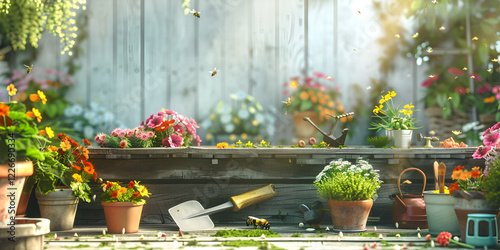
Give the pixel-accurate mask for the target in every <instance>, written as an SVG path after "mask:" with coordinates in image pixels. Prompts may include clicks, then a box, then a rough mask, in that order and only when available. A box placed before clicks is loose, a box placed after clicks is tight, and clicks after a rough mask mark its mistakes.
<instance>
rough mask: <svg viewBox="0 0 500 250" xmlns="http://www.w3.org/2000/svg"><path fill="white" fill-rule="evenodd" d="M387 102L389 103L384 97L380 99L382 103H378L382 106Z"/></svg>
mask: <svg viewBox="0 0 500 250" xmlns="http://www.w3.org/2000/svg"><path fill="white" fill-rule="evenodd" d="M385 101H387V100H386V99H385V97H383V96H382V98H380V101H378V102H379V103H380V104H384V102H385Z"/></svg>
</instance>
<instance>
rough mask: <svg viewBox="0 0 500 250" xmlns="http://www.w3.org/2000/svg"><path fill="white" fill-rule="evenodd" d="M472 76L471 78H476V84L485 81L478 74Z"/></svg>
mask: <svg viewBox="0 0 500 250" xmlns="http://www.w3.org/2000/svg"><path fill="white" fill-rule="evenodd" d="M470 76H471V77H472V78H474V81H475V82H481V81H483V79H481V76H479V75H478V74H476V73H472V74H471V75H470ZM490 89H491V87H490ZM478 93H479V91H478ZM480 94H481V93H480Z"/></svg>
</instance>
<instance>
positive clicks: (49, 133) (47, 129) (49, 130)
mask: <svg viewBox="0 0 500 250" xmlns="http://www.w3.org/2000/svg"><path fill="white" fill-rule="evenodd" d="M45 132H47V136H48V137H49V138H52V137H54V131H53V130H52V128H51V127H45Z"/></svg>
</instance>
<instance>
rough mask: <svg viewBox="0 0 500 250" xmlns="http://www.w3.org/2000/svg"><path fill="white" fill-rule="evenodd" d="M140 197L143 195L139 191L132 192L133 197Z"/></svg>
mask: <svg viewBox="0 0 500 250" xmlns="http://www.w3.org/2000/svg"><path fill="white" fill-rule="evenodd" d="M139 197H141V194H140V193H139V192H137V191H136V192H135V193H133V194H132V199H136V198H139Z"/></svg>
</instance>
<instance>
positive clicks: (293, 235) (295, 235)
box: [290, 233, 302, 237]
mask: <svg viewBox="0 0 500 250" xmlns="http://www.w3.org/2000/svg"><path fill="white" fill-rule="evenodd" d="M290 237H302V234H300V233H294V234H292V235H291V236H290Z"/></svg>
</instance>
